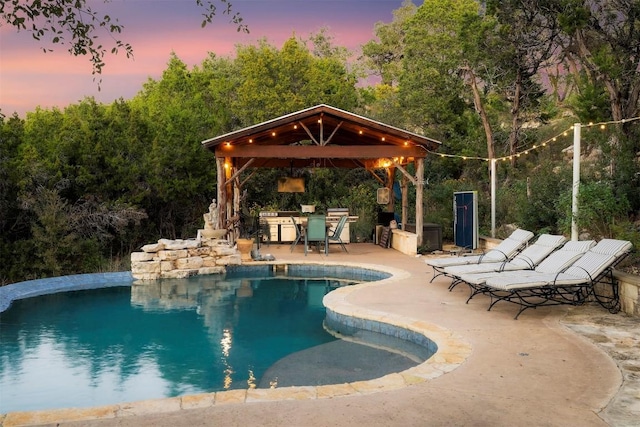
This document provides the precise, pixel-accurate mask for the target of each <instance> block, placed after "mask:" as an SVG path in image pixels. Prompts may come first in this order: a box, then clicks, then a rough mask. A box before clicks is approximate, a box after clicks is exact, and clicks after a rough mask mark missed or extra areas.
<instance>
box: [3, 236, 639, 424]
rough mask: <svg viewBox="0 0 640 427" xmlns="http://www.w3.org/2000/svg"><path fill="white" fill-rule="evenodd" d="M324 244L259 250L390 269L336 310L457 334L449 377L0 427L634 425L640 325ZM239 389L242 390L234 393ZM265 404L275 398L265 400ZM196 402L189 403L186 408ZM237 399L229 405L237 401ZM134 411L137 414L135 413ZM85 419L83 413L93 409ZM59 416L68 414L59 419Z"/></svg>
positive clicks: (375, 250) (180, 403)
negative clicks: (509, 297)
mask: <svg viewBox="0 0 640 427" xmlns="http://www.w3.org/2000/svg"><path fill="white" fill-rule="evenodd" d="M348 250H349V253H346V254H345V253H344V252H341V251H340V248H339V247H337V246H332V247H331V251H330V254H329V256H325V255H324V254H319V253H317V252H312V253H310V254H309V255H308V256H306V257H305V256H304V252H303V248H302V247H301V246H298V247H297V248H296V250H295V251H294V253H291V252H290V251H289V245H286V244H283V245H276V244H273V245H271V246H263V247H262V248H261V252H262V254H266V253H270V254H273V255H274V256H275V258H276V262H281V261H296V262H327V263H333V262H335V263H349V264H351V263H362V264H367V265H377V266H381V267H383V266H385V267H388V268H392V269H393V270H397V271H400V272H401V274H399V275H398V277H399V278H398V279H397V280H392V281H385V283H383V284H381V285H377V284H371V285H366V286H361V287H359V288H353V289H352V290H351V291H350V292H349V293H348V294H347V295H346V296H345V298H344V299H345V302H346V303H348V305H349V306H350V307H353V310H354V311H356V312H366V311H370V312H376V313H386V316H388V317H389V318H390V319H392V318H402V319H410V320H411V321H412V322H416V323H420V324H425V325H436V326H437V327H440V328H441V331H447V333H448V334H451V336H455V337H458V338H459V339H460V341H461V342H462V343H464V345H468V348H469V349H470V351H468V352H467V353H466V355H465V357H464V359H463V360H462V361H461V363H457V364H455V369H453V370H451V371H450V372H446V373H443V374H440V375H437V376H434V378H432V379H426V380H421V381H415V382H413V383H410V384H405V385H402V386H395V387H380V388H379V389H376V388H375V387H371V388H370V389H368V390H365V389H364V388H360V389H359V390H360V391H357V390H356V392H353V390H352V391H351V392H348V393H342V394H341V393H338V392H336V393H335V394H334V395H323V396H319V395H318V393H317V392H316V394H313V393H302V392H300V391H298V392H296V393H289V394H287V393H286V389H284V388H283V389H281V391H282V394H281V398H269V399H263V400H260V399H248V398H247V392H246V391H243V390H239V391H237V392H238V393H236V394H238V396H239V399H236V400H235V401H233V402H231V401H225V400H224V399H216V398H215V396H210V397H208V398H207V403H206V404H203V403H202V402H203V401H204V400H203V399H202V398H196V397H192V398H190V397H185V398H182V399H181V398H173V399H163V400H157V401H153V402H146V403H140V404H138V405H137V406H136V405H135V404H133V405H131V406H130V408H133V409H132V410H130V411H129V412H127V411H126V410H125V409H126V408H125V407H126V405H119V406H117V408H114V407H105V408H93V409H90V410H82V411H79V412H81V413H82V414H83V416H82V417H75V418H74V417H73V416H70V414H71V412H70V411H67V412H66V413H65V412H64V411H59V412H56V411H50V412H48V413H39V414H33V413H11V414H8V415H7V416H6V417H5V418H4V420H2V423H3V425H4V426H6V427H8V426H16V425H36V424H37V425H56V426H189V427H194V426H207V425H225V426H246V425H259V426H327V425H335V426H360V425H370V426H371V425H373V426H438V425H473V426H507V425H508V426H514V425H545V426H567V425H576V426H578V425H579V426H607V425H610V426H632V425H633V426H637V425H638V420H640V375H639V374H640V356H639V355H638V353H639V352H638V351H637V349H638V348H639V347H640V319H638V318H631V317H628V316H625V315H622V314H617V315H612V314H609V313H607V312H606V311H604V310H602V309H601V308H599V307H597V306H584V307H558V306H556V307H543V308H538V309H536V310H527V311H525V312H524V313H523V314H522V315H521V316H520V317H519V319H518V320H514V319H513V317H514V315H515V313H516V311H517V310H516V307H515V306H513V305H511V304H497V305H496V306H495V307H494V308H493V309H492V311H490V312H487V306H488V299H486V298H485V297H484V296H477V297H475V298H474V299H473V300H472V301H471V302H470V303H469V304H465V301H466V299H467V289H466V288H465V287H464V286H458V287H456V288H454V290H453V291H452V292H449V291H448V289H447V286H448V284H449V280H448V279H446V278H440V279H439V280H435V281H434V282H433V283H429V280H430V279H431V277H432V272H431V268H430V267H429V266H427V265H426V264H425V263H424V259H423V257H420V256H408V255H404V254H402V253H400V252H397V251H395V250H393V249H383V248H381V247H379V246H376V245H373V244H350V245H348ZM243 393H244V394H243ZM271 396H272V397H273V396H275V394H272V395H271ZM195 401H197V402H199V404H197V405H196V404H193V402H195ZM239 401H240V402H242V403H238V402H239ZM135 408H138V410H137V411H136V410H135ZM91 411H93V412H91ZM65 414H66V416H65Z"/></svg>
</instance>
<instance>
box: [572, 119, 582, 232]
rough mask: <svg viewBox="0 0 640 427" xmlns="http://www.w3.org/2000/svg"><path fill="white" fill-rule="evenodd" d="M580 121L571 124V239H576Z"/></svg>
mask: <svg viewBox="0 0 640 427" xmlns="http://www.w3.org/2000/svg"><path fill="white" fill-rule="evenodd" d="M580 129H581V125H580V123H574V124H573V197H572V200H571V201H572V203H571V240H578V234H579V233H578V223H577V217H578V192H579V189H580Z"/></svg>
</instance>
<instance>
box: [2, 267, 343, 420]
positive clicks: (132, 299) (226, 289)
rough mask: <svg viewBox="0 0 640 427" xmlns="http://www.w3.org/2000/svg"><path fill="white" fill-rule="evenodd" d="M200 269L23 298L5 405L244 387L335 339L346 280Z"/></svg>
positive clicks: (7, 327) (10, 336)
mask: <svg viewBox="0 0 640 427" xmlns="http://www.w3.org/2000/svg"><path fill="white" fill-rule="evenodd" d="M213 277H214V276H198V277H194V278H190V279H184V280H163V281H159V282H153V283H150V284H145V285H133V286H131V287H114V288H104V289H97V290H90V291H80V292H65V293H57V294H53V295H47V296H41V297H36V298H30V299H24V300H18V301H15V302H14V303H13V305H12V306H11V308H9V309H8V310H6V311H5V312H2V313H0V413H6V412H11V411H22V410H37V409H50V408H62V407H88V406H99V405H106V404H113V403H118V402H126V401H135V400H144V399H151V398H162V397H172V396H178V395H183V394H191V393H201V392H211V391H221V390H226V389H235V388H247V387H250V386H253V385H256V384H258V382H259V381H260V379H261V376H262V375H263V374H264V372H265V371H266V370H267V369H268V368H269V367H270V366H271V365H273V364H274V363H275V362H277V361H278V360H280V359H281V358H283V357H285V356H287V355H289V354H292V353H295V352H297V351H301V350H304V349H307V348H311V347H313V346H316V345H319V344H323V343H327V342H330V341H333V340H334V339H335V338H334V337H333V336H331V335H329V334H328V333H327V332H326V331H325V330H324V329H323V327H322V322H323V319H324V317H325V309H324V307H323V305H322V297H323V296H324V295H325V294H326V293H327V292H328V291H330V290H331V289H334V288H335V287H337V286H342V285H344V284H345V282H338V281H335V280H327V279H299V280H293V279H291V278H277V277H270V278H250V277H238V276H237V275H236V276H235V277H234V276H227V277H224V276H222V277H220V278H213Z"/></svg>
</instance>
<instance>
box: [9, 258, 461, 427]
mask: <svg viewBox="0 0 640 427" xmlns="http://www.w3.org/2000/svg"><path fill="white" fill-rule="evenodd" d="M265 264H272V265H287V264H308V265H320V266H340V267H353V268H361V269H362V268H364V269H370V270H375V271H380V272H384V273H388V274H390V275H391V276H390V277H388V278H386V279H382V280H377V281H373V282H365V283H360V284H357V285H352V286H346V287H341V288H338V289H336V290H334V291H332V292H330V293H329V294H327V295H326V296H325V297H324V299H323V303H324V305H325V307H326V308H327V310H330V311H332V312H334V313H337V314H340V315H343V316H348V317H354V318H358V319H363V320H368V321H372V322H379V323H382V324H387V325H391V326H394V327H397V328H401V329H406V330H408V331H411V332H414V333H418V334H421V335H424V336H425V337H426V338H427V339H428V340H430V341H431V342H433V343H434V344H435V345H436V347H437V351H436V353H435V354H434V355H433V356H431V357H430V358H429V359H427V360H426V361H424V362H422V363H420V364H418V365H417V366H414V367H411V368H409V369H407V370H404V371H401V372H396V373H391V374H387V375H384V376H382V377H379V378H375V379H372V380H368V381H355V382H350V383H342V384H330V385H320V386H291V387H280V388H268V389H267V388H264V389H258V388H249V389H234V390H226V391H218V392H211V393H198V394H191V395H184V396H177V397H169V398H158V399H148V400H140V401H134V402H124V403H118V404H111V405H104V406H97V407H89V408H61V409H51V410H40V411H15V412H8V413H6V414H0V425H1V426H2V427H14V426H25V425H38V424H48V423H56V422H73V421H76V422H77V421H88V420H96V419H112V418H123V417H129V416H141V415H149V414H159V413H168V412H175V411H180V410H189V409H201V408H207V407H211V406H214V405H216V406H217V405H228V404H245V403H256V402H271V401H280V400H311V399H327V398H338V397H346V396H356V395H367V394H372V393H378V392H385V391H393V390H398V389H401V388H404V387H408V386H411V385H414V384H418V383H422V382H425V381H428V380H431V379H434V378H437V377H439V376H441V375H444V374H445V373H448V372H451V371H453V370H454V369H456V368H457V367H459V366H460V365H461V364H463V363H464V362H465V361H466V360H467V358H468V357H469V356H470V355H471V350H472V348H471V345H470V344H469V343H468V342H467V341H466V340H464V339H463V338H462V337H461V336H460V335H459V334H457V333H454V332H452V331H451V330H449V329H446V328H443V327H441V326H439V325H436V324H434V323H430V322H425V321H421V320H417V319H413V318H410V317H406V316H402V315H397V314H390V313H386V312H382V311H378V310H373V309H368V308H365V307H362V306H358V305H356V304H352V303H350V302H349V301H348V299H349V297H350V296H351V295H352V294H353V293H356V292H358V291H359V290H361V289H365V288H370V287H377V286H392V285H393V284H394V283H398V282H400V281H402V280H406V279H408V278H410V277H411V273H409V272H407V271H405V270H401V269H397V268H394V267H388V266H382V265H373V264H366V263H361V262H358V263H349V262H331V261H327V260H323V261H322V262H315V261H292V260H286V261H270V262H263V261H261V262H248V263H245V264H244V265H265ZM127 273H128V274H130V273H129V272H123V273H102V280H105V277H106V276H105V275H109V274H111V275H113V274H121V275H123V276H125V275H126V274H127ZM81 276H82V277H81ZM87 276H89V275H76V276H64V277H65V278H68V277H74V278H76V279H77V280H76V283H74V284H73V286H62V285H61V286H60V287H59V288H57V289H58V290H57V291H70V290H81V289H95V288H99V287H101V286H99V285H100V283H99V281H91V283H89V284H87V283H86V280H84V282H85V283H81V282H83V280H82V279H87ZM53 279H57V280H56V282H57V283H59V282H61V281H62V280H61V279H60V278H53ZM41 280H43V281H44V280H51V279H41ZM32 282H36V281H32ZM132 282H133V279H132ZM24 283H27V282H21V284H22V285H24ZM39 285H41V283H39ZM8 286H12V285H8ZM3 288H6V287H3ZM3 288H0V292H1V291H2V289H3ZM40 291H41V289H40ZM57 291H55V292H57ZM48 293H52V292H48ZM4 294H5V293H0V303H3V298H2V296H3V295H4ZM25 294H28V296H37V295H43V294H33V295H32V294H30V293H27V291H26V290H25V291H24V293H22V294H21V295H25ZM28 296H23V298H26V297H28ZM14 299H17V298H14ZM12 300H13V299H12ZM12 300H11V301H12ZM11 301H10V302H11ZM10 302H9V304H10ZM7 307H8V305H7ZM0 309H1V307H0Z"/></svg>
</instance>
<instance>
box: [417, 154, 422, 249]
mask: <svg viewBox="0 0 640 427" xmlns="http://www.w3.org/2000/svg"><path fill="white" fill-rule="evenodd" d="M423 192H424V159H423V158H418V159H416V234H417V235H418V236H417V240H418V247H420V246H422V239H423V235H422V234H423V229H422V228H423V221H424V212H423V211H422V203H423V202H422V197H423Z"/></svg>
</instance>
